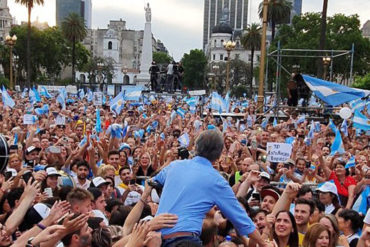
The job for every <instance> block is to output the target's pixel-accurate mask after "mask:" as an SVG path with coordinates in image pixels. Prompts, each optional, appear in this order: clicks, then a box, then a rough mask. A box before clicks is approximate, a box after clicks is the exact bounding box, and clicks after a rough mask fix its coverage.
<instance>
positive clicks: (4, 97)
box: [1, 85, 15, 108]
mask: <svg viewBox="0 0 370 247" xmlns="http://www.w3.org/2000/svg"><path fill="white" fill-rule="evenodd" d="M1 97H2V100H3V104H4V106H9V107H10V108H13V107H14V106H15V102H14V100H13V99H12V97H10V95H9V94H8V91H7V90H6V88H5V87H4V85H3V89H2V90H1Z"/></svg>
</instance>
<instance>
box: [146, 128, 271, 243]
mask: <svg viewBox="0 0 370 247" xmlns="http://www.w3.org/2000/svg"><path fill="white" fill-rule="evenodd" d="M223 146H224V142H223V137H222V134H221V132H219V131H218V130H216V129H214V130H207V131H204V132H203V133H201V134H200V136H199V137H198V138H197V140H196V146H195V151H196V157H195V158H193V159H191V160H178V161H174V162H172V163H171V164H170V165H169V166H167V167H165V168H164V169H163V170H162V171H161V172H160V173H159V174H158V175H156V176H155V177H154V178H153V180H154V181H156V182H157V183H159V184H160V185H162V186H163V191H162V195H161V199H160V202H159V207H158V211H157V215H158V214H161V213H171V214H176V215H177V216H178V221H177V224H176V225H175V226H174V227H173V228H163V229H161V233H162V238H163V244H162V246H169V245H170V244H173V243H174V242H178V241H182V240H191V241H194V242H198V243H200V240H199V236H200V233H201V229H202V222H203V219H204V218H205V215H206V213H207V212H208V211H209V210H210V209H211V208H212V207H213V206H215V205H217V207H218V208H219V209H220V210H221V212H222V213H223V214H224V215H225V217H227V218H228V219H229V220H230V221H231V222H232V223H233V225H234V227H235V228H236V230H237V231H238V233H239V234H240V235H241V236H243V238H244V240H245V239H246V236H248V235H249V237H250V238H253V239H254V240H255V241H256V242H257V243H258V244H259V246H261V247H263V246H265V242H264V241H263V240H262V239H261V236H260V235H259V233H258V231H256V228H255V225H254V223H253V221H252V220H251V219H250V218H249V217H248V215H247V213H246V211H245V210H244V209H243V208H242V207H241V206H240V204H239V202H238V200H237V199H236V197H235V194H234V193H233V191H232V189H231V187H230V186H229V184H228V182H227V181H226V180H225V179H224V178H223V177H222V176H221V175H220V174H219V172H218V171H217V170H215V169H214V168H213V166H212V162H215V161H216V160H217V159H218V158H219V157H220V155H221V152H222V149H223Z"/></svg>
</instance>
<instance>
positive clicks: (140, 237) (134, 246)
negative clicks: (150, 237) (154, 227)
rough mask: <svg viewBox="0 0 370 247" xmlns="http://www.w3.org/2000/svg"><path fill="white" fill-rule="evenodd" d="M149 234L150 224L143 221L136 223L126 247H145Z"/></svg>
mask: <svg viewBox="0 0 370 247" xmlns="http://www.w3.org/2000/svg"><path fill="white" fill-rule="evenodd" d="M148 233H149V223H148V222H146V221H142V222H140V223H136V224H135V226H134V229H133V230H132V233H131V235H130V239H129V241H128V243H127V244H126V247H143V246H144V245H145V239H146V236H147V234H148Z"/></svg>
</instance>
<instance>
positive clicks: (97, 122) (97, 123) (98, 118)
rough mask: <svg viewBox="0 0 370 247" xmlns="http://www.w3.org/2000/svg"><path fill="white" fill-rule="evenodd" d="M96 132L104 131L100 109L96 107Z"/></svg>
mask: <svg viewBox="0 0 370 247" xmlns="http://www.w3.org/2000/svg"><path fill="white" fill-rule="evenodd" d="M95 130H96V133H100V132H102V129H101V118H100V109H99V108H98V109H96V122H95Z"/></svg>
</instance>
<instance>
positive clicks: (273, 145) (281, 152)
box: [267, 142, 292, 162]
mask: <svg viewBox="0 0 370 247" xmlns="http://www.w3.org/2000/svg"><path fill="white" fill-rule="evenodd" d="M291 154H292V144H288V143H278V142H268V143H267V160H268V161H270V162H285V161H286V160H287V159H289V158H290V155H291Z"/></svg>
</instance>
